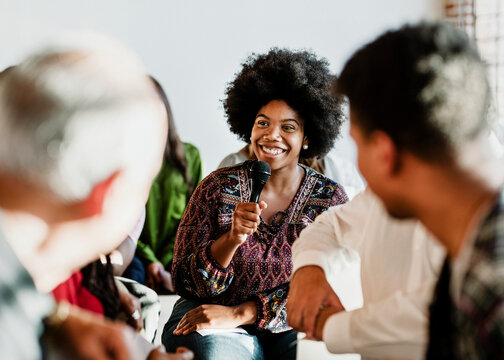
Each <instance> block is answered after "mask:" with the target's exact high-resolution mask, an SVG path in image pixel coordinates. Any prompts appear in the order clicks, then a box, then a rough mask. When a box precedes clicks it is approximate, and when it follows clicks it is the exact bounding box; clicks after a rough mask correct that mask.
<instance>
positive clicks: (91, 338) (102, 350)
mask: <svg viewBox="0 0 504 360" xmlns="http://www.w3.org/2000/svg"><path fill="white" fill-rule="evenodd" d="M128 331H131V330H130V329H128V328H127V327H126V325H123V324H120V323H115V322H111V321H108V320H105V319H103V318H101V317H99V316H97V315H95V314H93V313H90V312H88V311H84V310H80V309H77V308H75V307H70V313H69V314H68V317H67V318H66V319H65V320H64V321H63V322H61V324H58V325H53V326H48V328H47V331H46V334H45V335H44V336H46V335H47V336H48V337H47V341H48V343H47V344H48V346H49V350H48V351H50V352H53V351H54V352H55V353H58V354H61V358H63V359H66V358H72V359H100V360H101V359H116V360H129V359H130V354H129V352H128V347H127V340H126V339H127V332H128Z"/></svg>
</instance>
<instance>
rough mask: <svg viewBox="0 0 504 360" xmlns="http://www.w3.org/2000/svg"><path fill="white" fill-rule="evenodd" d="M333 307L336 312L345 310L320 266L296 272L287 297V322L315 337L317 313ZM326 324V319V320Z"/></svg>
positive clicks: (310, 337)
mask: <svg viewBox="0 0 504 360" xmlns="http://www.w3.org/2000/svg"><path fill="white" fill-rule="evenodd" d="M328 306H329V307H332V309H333V310H335V312H337V311H343V310H345V309H344V307H343V305H342V304H341V302H340V300H339V298H338V296H337V295H336V294H335V293H334V291H333V289H332V288H331V285H329V283H328V282H327V280H326V277H325V274H324V271H323V270H322V268H320V267H318V266H305V267H302V268H300V269H299V270H297V271H296V272H295V273H294V276H293V278H292V281H291V283H290V290H289V296H288V297H287V322H288V323H289V325H290V326H292V328H293V329H294V330H296V331H299V332H304V333H305V334H306V337H307V338H309V339H313V338H315V337H316V334H315V325H316V324H315V321H316V319H317V314H318V313H319V311H320V309H321V308H323V307H328ZM324 324H325V320H324ZM324 324H321V325H322V329H323V325H324Z"/></svg>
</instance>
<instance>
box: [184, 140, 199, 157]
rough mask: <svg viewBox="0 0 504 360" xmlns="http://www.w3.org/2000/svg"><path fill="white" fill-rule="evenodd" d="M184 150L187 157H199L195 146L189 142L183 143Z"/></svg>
mask: <svg viewBox="0 0 504 360" xmlns="http://www.w3.org/2000/svg"><path fill="white" fill-rule="evenodd" d="M184 151H185V153H186V157H187V158H196V157H197V158H199V157H200V152H199V150H198V148H197V147H196V146H194V145H193V144H191V143H184Z"/></svg>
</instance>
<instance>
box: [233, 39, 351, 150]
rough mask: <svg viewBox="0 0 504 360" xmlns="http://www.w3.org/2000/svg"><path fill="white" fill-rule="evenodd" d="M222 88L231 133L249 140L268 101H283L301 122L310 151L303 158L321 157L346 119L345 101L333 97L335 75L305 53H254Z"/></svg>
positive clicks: (309, 54) (286, 51)
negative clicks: (255, 122)
mask: <svg viewBox="0 0 504 360" xmlns="http://www.w3.org/2000/svg"><path fill="white" fill-rule="evenodd" d="M242 65H243V68H242V70H241V72H239V73H238V74H237V76H236V78H235V80H234V81H233V82H231V83H230V84H229V85H228V88H227V90H226V95H227V98H226V99H225V100H224V110H225V112H226V115H227V121H228V124H229V126H230V129H231V131H232V132H233V133H235V134H237V135H238V136H239V137H240V139H242V140H244V141H246V142H247V143H249V142H250V135H251V132H252V127H253V124H254V121H255V117H256V115H257V112H258V111H259V109H260V108H261V107H263V106H264V105H266V104H268V103H269V102H270V101H272V100H283V101H285V102H286V103H287V104H288V105H289V106H290V107H291V108H292V109H293V110H295V111H296V112H297V113H298V115H299V116H300V117H301V118H302V119H303V121H304V134H305V136H306V137H307V139H308V143H309V147H308V149H306V150H305V149H302V150H301V154H300V157H301V158H311V157H322V156H324V155H325V154H326V153H327V152H328V151H329V150H330V149H331V148H332V146H333V145H334V141H335V140H336V138H337V137H338V135H339V133H340V127H341V124H342V123H343V121H344V118H345V116H344V113H343V103H344V102H343V100H342V98H341V97H338V96H333V95H331V88H332V84H333V82H334V81H335V79H336V78H335V77H334V76H331V75H330V73H329V66H328V62H327V60H325V59H323V58H322V59H318V58H317V57H316V56H315V54H313V53H311V52H308V51H290V50H287V49H278V48H273V49H271V50H270V51H269V52H268V53H267V54H265V55H257V54H252V55H251V56H249V57H248V58H247V59H246V61H245V62H244V63H243V64H242Z"/></svg>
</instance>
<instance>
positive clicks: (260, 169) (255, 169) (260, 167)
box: [250, 161, 271, 183]
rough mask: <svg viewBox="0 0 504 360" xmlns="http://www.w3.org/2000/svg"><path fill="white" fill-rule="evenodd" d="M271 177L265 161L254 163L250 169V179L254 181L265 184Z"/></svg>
mask: <svg viewBox="0 0 504 360" xmlns="http://www.w3.org/2000/svg"><path fill="white" fill-rule="evenodd" d="M270 176H271V168H270V166H269V165H268V163H267V162H265V161H256V162H254V163H253V164H252V166H251V167H250V177H251V178H252V179H253V180H254V181H259V182H262V183H266V182H267V181H268V179H269V178H270Z"/></svg>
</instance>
